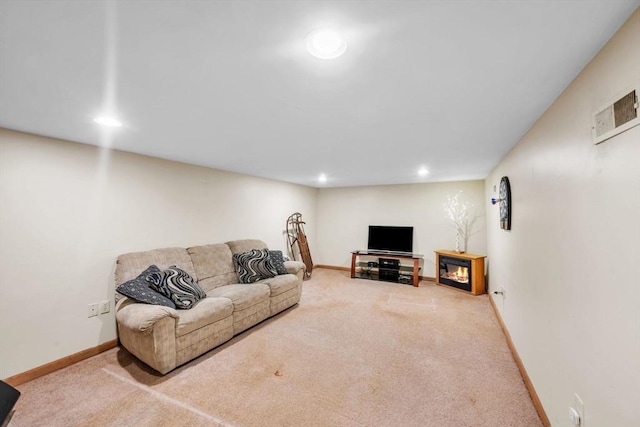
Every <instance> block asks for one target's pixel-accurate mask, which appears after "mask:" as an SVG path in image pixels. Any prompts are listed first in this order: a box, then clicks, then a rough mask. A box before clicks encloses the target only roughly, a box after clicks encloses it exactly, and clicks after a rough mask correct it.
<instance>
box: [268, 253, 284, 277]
mask: <svg viewBox="0 0 640 427" xmlns="http://www.w3.org/2000/svg"><path fill="white" fill-rule="evenodd" d="M269 258H271V264H273V266H274V267H275V269H276V272H277V273H278V274H287V269H286V268H285V267H284V256H282V251H269Z"/></svg>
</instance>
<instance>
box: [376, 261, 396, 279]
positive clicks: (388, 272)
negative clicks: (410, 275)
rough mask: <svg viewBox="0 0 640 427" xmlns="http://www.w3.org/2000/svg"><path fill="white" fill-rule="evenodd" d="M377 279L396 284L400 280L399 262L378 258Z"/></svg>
mask: <svg viewBox="0 0 640 427" xmlns="http://www.w3.org/2000/svg"><path fill="white" fill-rule="evenodd" d="M378 265H379V269H378V278H379V279H380V280H385V281H387V282H397V281H398V279H399V278H400V260H398V259H391V258H378Z"/></svg>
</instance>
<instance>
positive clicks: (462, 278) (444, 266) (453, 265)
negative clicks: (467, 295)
mask: <svg viewBox="0 0 640 427" xmlns="http://www.w3.org/2000/svg"><path fill="white" fill-rule="evenodd" d="M471 268H472V267H471V260H468V259H462V258H453V257H450V256H440V261H439V262H438V270H439V275H440V276H439V279H440V283H442V284H445V285H449V286H453V287H454V288H458V289H462V290H464V291H469V292H471Z"/></svg>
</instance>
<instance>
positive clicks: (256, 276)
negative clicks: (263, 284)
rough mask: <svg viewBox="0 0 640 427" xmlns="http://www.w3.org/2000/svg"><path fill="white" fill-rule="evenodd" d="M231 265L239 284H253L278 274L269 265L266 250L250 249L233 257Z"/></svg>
mask: <svg viewBox="0 0 640 427" xmlns="http://www.w3.org/2000/svg"><path fill="white" fill-rule="evenodd" d="M233 264H234V265H235V267H236V273H238V280H239V281H240V283H253V282H257V281H258V280H261V279H268V278H269V277H273V276H275V275H277V274H278V272H277V271H276V268H275V267H274V266H273V264H272V263H271V257H270V256H269V250H268V249H252V250H250V251H248V252H242V253H239V254H234V255H233Z"/></svg>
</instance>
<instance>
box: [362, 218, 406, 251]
mask: <svg viewBox="0 0 640 427" xmlns="http://www.w3.org/2000/svg"><path fill="white" fill-rule="evenodd" d="M367 249H368V250H370V251H380V252H407V253H412V252H413V227H396V226H387V225H370V226H369V240H368V243H367Z"/></svg>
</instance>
